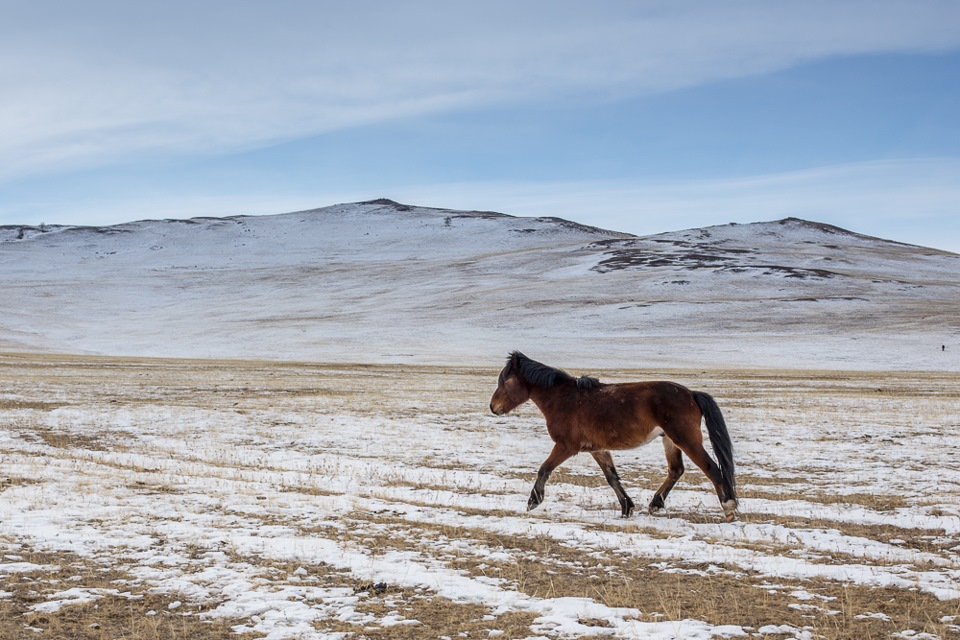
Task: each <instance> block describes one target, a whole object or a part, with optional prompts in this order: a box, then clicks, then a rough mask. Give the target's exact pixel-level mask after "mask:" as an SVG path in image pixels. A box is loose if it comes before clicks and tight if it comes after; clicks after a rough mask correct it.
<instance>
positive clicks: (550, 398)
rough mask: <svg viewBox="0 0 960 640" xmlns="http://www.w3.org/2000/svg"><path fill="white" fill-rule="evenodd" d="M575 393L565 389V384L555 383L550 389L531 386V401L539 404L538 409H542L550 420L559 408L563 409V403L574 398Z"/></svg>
mask: <svg viewBox="0 0 960 640" xmlns="http://www.w3.org/2000/svg"><path fill="white" fill-rule="evenodd" d="M575 395H576V392H574V393H569V390H568V389H564V388H563V385H555V386H553V387H550V388H549V389H544V388H543V387H535V386H531V387H530V401H531V402H532V403H533V404H535V405H537V409H540V413H542V414H543V416H544V417H545V418H547V420H550V418H551V416H552V415H553V414H555V413H556V412H557V411H558V410H563V408H564V407H563V405H564V404H565V403H567V402H569V401H571V400H573V399H574V396H575Z"/></svg>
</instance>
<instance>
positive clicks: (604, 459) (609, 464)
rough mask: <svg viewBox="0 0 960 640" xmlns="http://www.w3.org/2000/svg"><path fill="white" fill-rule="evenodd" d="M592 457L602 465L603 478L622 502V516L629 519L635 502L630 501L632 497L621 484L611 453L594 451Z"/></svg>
mask: <svg viewBox="0 0 960 640" xmlns="http://www.w3.org/2000/svg"><path fill="white" fill-rule="evenodd" d="M591 455H592V456H593V459H594V460H596V461H597V464H598V465H600V470H601V471H603V477H604V478H606V479H607V484H609V485H610V486H611V487H612V488H613V492H614V493H615V494H617V500H619V501H620V515H621V516H623V517H624V518H629V517H630V514H631V513H633V500H631V499H630V496H628V495H627V492H626V491H624V489H623V485H622V484H620V475H619V474H618V473H617V468H616V467H615V466H613V456H612V455H610V452H609V451H594V452H592V453H591Z"/></svg>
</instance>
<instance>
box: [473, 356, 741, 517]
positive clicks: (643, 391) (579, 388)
mask: <svg viewBox="0 0 960 640" xmlns="http://www.w3.org/2000/svg"><path fill="white" fill-rule="evenodd" d="M527 400H531V401H533V403H534V404H535V405H536V406H537V408H538V409H540V412H541V413H542V414H543V417H544V418H545V419H546V422H547V432H548V433H549V434H550V438H551V439H552V440H553V442H554V446H553V450H552V451H551V452H550V455H549V456H548V457H547V459H546V461H544V463H543V464H542V465H541V466H540V469H539V471H537V479H536V482H535V483H534V485H533V490H532V491H531V492H530V499H529V500H528V501H527V510H528V511H530V510H532V509H536V508H537V507H538V506H540V504H541V503H542V502H543V497H544V486H545V485H546V483H547V479H548V478H549V477H550V474H551V473H553V470H554V469H556V468H557V467H558V466H560V464H562V463H563V462H564V461H565V460H567V459H569V458H571V457H573V456H575V455H576V454H578V453H580V452H581V451H582V452H588V453H590V454H591V455H592V456H593V459H594V460H596V462H597V464H598V465H600V469H601V470H602V471H603V475H604V477H605V478H606V480H607V483H608V484H609V485H610V486H611V487H612V488H613V491H614V493H615V494H616V496H617V500H618V501H619V502H620V512H621V515H622V517H624V518H627V517H629V516H630V515H631V514H632V513H633V510H634V503H633V500H631V499H630V496H628V495H627V492H626V491H624V489H623V485H621V484H620V476H619V475H618V474H617V469H616V467H615V466H614V464H613V456H612V455H611V454H610V452H611V451H621V450H626V449H633V448H636V447H639V446H641V445H645V444H648V443H650V442H652V441H653V440H654V439H656V438H657V437H658V436H659V437H661V438H662V439H663V451H664V454H665V455H666V457H667V468H668V472H667V478H666V480H664V482H663V484H662V485H661V486H660V488H659V489H657V492H656V493H655V494H654V496H653V500H651V502H650V506H649V512H650V513H651V514H653V513H655V512H657V511H659V510H660V509H663V508H664V503H665V501H666V499H667V495H669V493H670V490H671V489H673V486H674V485H675V484H676V483H677V480H679V479H680V476H682V475H683V471H684V468H683V456H682V454H684V453H685V454H687V457H688V458H690V460H692V461H693V463H694V464H695V465H697V466H698V467H699V468H700V469H701V470H702V471H703V472H704V473H705V474H706V476H707V477H708V478H709V479H710V481H711V482H712V483H713V485H714V487H715V488H716V490H717V496H718V497H719V498H720V506H721V508H722V509H723V513H724V516H725V519H726V520H727V521H728V522H729V521H732V520H733V519H734V518H735V517H736V510H737V491H736V483H735V480H734V463H733V444H732V442H731V441H730V434H729V433H728V432H727V426H726V423H725V422H724V419H723V414H722V413H721V412H720V407H719V406H717V403H716V401H715V400H714V399H713V398H712V397H711V396H710V395H708V394H706V393H704V392H702V391H691V390H690V389H688V388H686V387H684V386H683V385H680V384H677V383H675V382H628V383H619V384H606V383H602V382H600V381H599V380H598V379H596V378H591V377H587V376H583V377H579V378H575V377H573V376H572V375H570V374H569V373H567V372H566V371H563V370H562V369H555V368H553V367H550V366H547V365H545V364H542V363H540V362H537V361H536V360H532V359H530V358H528V357H527V356H525V355H523V354H522V353H520V352H519V351H513V352H511V353H510V355H509V357H508V358H507V364H506V366H504V368H503V370H502V371H501V372H500V377H499V379H498V380H497V390H496V391H495V392H494V393H493V397H492V398H491V399H490V411H492V412H493V413H494V414H495V415H498V416H501V415H504V414H506V413H508V412H510V411H512V410H513V409H515V408H517V407H518V406H520V405H521V404H523V403H524V402H526V401H527ZM701 417H702V418H703V420H704V422H705V423H706V426H707V434H708V435H709V437H710V443H711V444H712V446H713V451H714V453H715V454H716V456H717V459H718V461H719V464H717V463H716V462H714V461H713V459H712V458H711V457H710V455H709V454H708V453H707V451H706V449H704V447H703V434H702V433H701V431H700V419H701Z"/></svg>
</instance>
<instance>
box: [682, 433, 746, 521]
mask: <svg viewBox="0 0 960 640" xmlns="http://www.w3.org/2000/svg"><path fill="white" fill-rule="evenodd" d="M678 446H681V445H678ZM681 448H682V449H683V452H684V453H685V454H687V457H688V458H690V460H691V461H692V462H693V464H695V465H697V466H698V467H700V470H701V471H703V472H704V473H705V474H706V476H707V477H708V478H710V482H712V483H713V486H714V488H715V489H716V490H717V497H718V498H720V506H721V507H722V508H723V515H724V516H725V518H726V520H727V522H732V521H733V520H734V519H736V517H737V500H736V498H734V497H733V496H728V495H727V485H726V483H725V482H724V479H723V473H722V472H721V471H720V467H719V466H718V465H717V463H716V462H714V461H713V458H711V457H710V454H709V453H707V450H706V449H704V448H703V443H702V442H701V443H691V444H684V445H682V446H681Z"/></svg>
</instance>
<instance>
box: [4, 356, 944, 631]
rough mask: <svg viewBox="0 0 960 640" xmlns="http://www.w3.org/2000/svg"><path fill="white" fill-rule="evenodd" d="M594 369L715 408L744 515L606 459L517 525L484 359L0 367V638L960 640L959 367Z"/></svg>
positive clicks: (531, 454)
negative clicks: (733, 460) (615, 479)
mask: <svg viewBox="0 0 960 640" xmlns="http://www.w3.org/2000/svg"><path fill="white" fill-rule="evenodd" d="M576 373H591V374H598V375H600V377H601V378H602V379H604V380H607V381H613V380H629V379H654V378H656V379H672V380H676V381H678V382H681V383H684V384H686V385H688V386H690V387H692V388H697V389H702V390H704V391H708V392H709V393H711V394H712V395H714V396H715V397H716V398H717V400H718V402H719V403H720V405H721V407H722V409H723V410H724V412H725V415H726V418H727V422H728V424H729V425H730V429H731V434H732V436H733V439H734V443H735V447H736V456H737V464H738V472H739V477H738V484H739V490H740V492H741V496H742V501H741V514H740V518H739V520H738V521H737V522H734V523H730V524H728V523H724V522H722V514H721V511H720V508H719V505H718V504H717V500H716V496H715V495H714V494H713V493H712V491H711V489H710V487H709V484H708V482H707V481H706V479H705V478H704V477H703V475H702V474H700V472H699V471H697V470H695V469H691V470H688V473H687V475H685V476H684V478H683V479H682V480H681V481H680V483H679V484H678V486H677V488H676V489H675V491H674V493H673V494H672V495H671V496H670V500H669V501H668V505H667V510H666V512H665V513H664V514H662V515H657V516H649V515H646V514H645V513H641V514H639V515H635V516H634V517H632V518H630V519H627V520H623V519H620V518H619V517H618V514H619V508H618V506H617V503H616V499H615V497H614V495H613V493H612V491H611V490H610V489H609V488H608V487H607V486H606V484H605V483H604V481H603V478H602V476H601V474H600V473H599V470H597V469H596V468H595V467H594V465H593V461H592V459H590V458H589V456H579V457H578V458H575V459H574V460H572V461H570V462H569V463H567V464H566V465H565V466H564V467H562V468H561V469H560V470H558V472H557V473H556V474H555V476H554V477H553V478H552V479H551V481H550V483H549V484H548V486H547V498H546V501H545V503H544V504H543V505H542V507H541V508H540V509H538V510H537V511H535V512H532V513H527V512H526V511H525V506H526V496H527V493H528V492H529V485H530V483H532V480H533V476H534V473H535V471H536V468H537V467H538V466H539V464H540V463H541V462H542V460H543V458H545V457H546V455H547V453H548V452H549V450H550V442H549V438H548V436H547V435H546V432H545V429H544V428H543V424H542V419H541V418H540V416H539V414H538V413H537V412H536V409H535V408H533V407H524V408H522V409H521V410H519V411H518V412H517V413H516V414H514V415H510V416H504V417H494V416H491V415H488V412H487V410H486V407H487V402H488V400H489V395H490V393H491V392H492V390H493V385H494V383H495V380H496V370H493V369H460V368H453V367H449V368H444V367H409V366H363V365H349V366H348V365H323V364H308V363H269V362H240V361H210V360H206V361H190V360H149V359H120V358H93V357H90V358H88V357H80V356H56V355H36V354H14V353H8V354H0V554H2V559H0V637H2V638H10V639H18V638H32V639H38V640H41V639H45V638H89V639H97V640H106V639H113V638H130V639H136V640H144V639H159V638H201V639H205V638H227V637H229V638H237V637H247V638H262V637H269V638H274V639H279V638H342V637H352V638H444V637H447V638H458V637H465V638H487V637H505V638H528V637H529V638H533V637H579V638H594V637H638V638H708V637H764V638H792V637H798V638H827V639H838V638H890V637H901V638H928V639H929V638H950V637H960V617H958V616H960V465H958V463H957V460H958V459H960V382H958V380H957V379H956V376H955V375H948V374H936V373H896V372H872V373H863V372H860V373H841V372H826V371H824V372H816V371H788V370H754V371H721V370H710V371H703V370H676V371H663V370H660V371H603V372H595V371H591V372H585V371H584V372H579V371H578V372H576ZM615 457H616V460H617V463H618V467H619V469H620V472H621V476H622V477H623V481H624V486H625V487H627V490H628V492H630V493H631V494H632V495H633V497H634V499H635V500H636V502H637V504H638V505H639V504H643V503H646V502H647V501H649V499H650V497H651V496H652V492H653V490H654V489H656V487H657V486H658V485H659V483H660V482H661V481H662V479H663V476H664V474H665V465H664V462H663V456H662V452H661V450H660V447H659V445H657V444H656V443H654V444H651V445H649V446H648V447H646V448H644V449H640V450H636V451H631V452H622V453H619V454H616V456H615ZM688 466H689V465H688Z"/></svg>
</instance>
